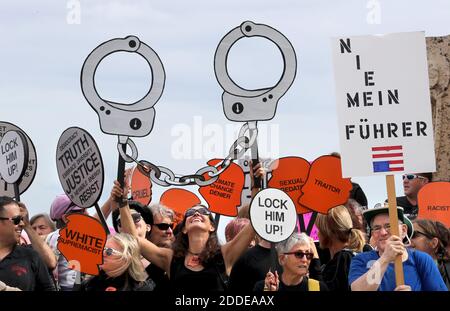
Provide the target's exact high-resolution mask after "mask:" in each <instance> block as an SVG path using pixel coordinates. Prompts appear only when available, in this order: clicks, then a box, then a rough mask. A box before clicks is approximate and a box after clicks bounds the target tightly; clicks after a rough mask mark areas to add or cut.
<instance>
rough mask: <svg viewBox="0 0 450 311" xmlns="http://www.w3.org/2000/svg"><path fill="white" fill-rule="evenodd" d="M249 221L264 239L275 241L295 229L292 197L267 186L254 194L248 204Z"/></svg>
mask: <svg viewBox="0 0 450 311" xmlns="http://www.w3.org/2000/svg"><path fill="white" fill-rule="evenodd" d="M250 221H251V222H252V225H253V228H255V231H256V233H258V235H259V236H260V237H262V238H263V239H264V240H266V241H269V242H273V243H277V242H281V241H284V240H286V239H287V238H288V237H289V236H290V235H291V234H292V232H294V230H295V225H296V224H297V213H296V210H295V204H294V202H293V201H292V199H291V198H290V197H289V196H288V195H287V194H286V193H284V192H283V191H281V190H278V189H274V188H268V189H264V190H262V191H260V192H258V193H257V194H256V196H255V197H254V198H253V200H252V202H251V204H250Z"/></svg>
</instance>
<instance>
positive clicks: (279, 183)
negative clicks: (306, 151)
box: [267, 157, 311, 214]
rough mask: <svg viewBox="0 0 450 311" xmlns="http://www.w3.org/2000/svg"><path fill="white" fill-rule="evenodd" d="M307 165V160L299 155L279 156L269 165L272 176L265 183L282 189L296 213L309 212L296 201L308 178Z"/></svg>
mask: <svg viewBox="0 0 450 311" xmlns="http://www.w3.org/2000/svg"><path fill="white" fill-rule="evenodd" d="M309 167H310V165H309V162H308V161H307V160H305V159H303V158H300V157H285V158H281V159H278V160H276V161H274V162H272V164H271V166H270V170H271V171H272V177H271V178H270V181H269V183H268V184H267V185H268V186H269V187H270V188H276V189H280V190H282V191H284V192H285V193H286V194H287V195H288V196H289V197H290V198H291V199H292V201H294V203H295V209H296V211H297V214H305V213H310V212H311V210H310V209H308V208H306V207H305V206H302V205H301V204H300V203H299V202H298V199H299V198H300V196H301V195H302V192H301V188H302V187H303V185H304V184H305V183H306V179H307V178H308V173H309Z"/></svg>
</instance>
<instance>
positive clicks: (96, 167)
mask: <svg viewBox="0 0 450 311" xmlns="http://www.w3.org/2000/svg"><path fill="white" fill-rule="evenodd" d="M56 167H57V170H58V177H59V180H60V182H61V185H62V187H63V189H64V192H65V193H66V194H67V196H68V197H69V198H70V200H71V201H72V202H73V203H74V204H76V205H77V206H79V207H84V208H89V207H92V206H94V205H96V203H97V201H98V199H99V198H100V196H101V194H102V190H103V180H104V171H103V162H102V157H101V154H100V150H99V149H98V147H97V144H96V143H95V141H94V139H93V138H92V136H91V135H90V134H89V133H88V132H86V131H85V130H83V129H81V128H78V127H70V128H68V129H67V130H65V131H64V132H63V133H62V135H61V137H60V138H59V141H58V146H57V150H56Z"/></svg>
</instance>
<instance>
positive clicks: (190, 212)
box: [184, 207, 211, 219]
mask: <svg viewBox="0 0 450 311" xmlns="http://www.w3.org/2000/svg"><path fill="white" fill-rule="evenodd" d="M195 213H199V214H200V215H205V216H208V215H211V212H210V211H209V210H208V209H207V208H206V207H200V208H199V209H195V208H190V209H188V210H187V211H186V213H185V214H184V218H185V219H186V218H188V217H191V216H192V215H194V214H195Z"/></svg>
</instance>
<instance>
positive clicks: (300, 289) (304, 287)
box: [253, 276, 328, 292]
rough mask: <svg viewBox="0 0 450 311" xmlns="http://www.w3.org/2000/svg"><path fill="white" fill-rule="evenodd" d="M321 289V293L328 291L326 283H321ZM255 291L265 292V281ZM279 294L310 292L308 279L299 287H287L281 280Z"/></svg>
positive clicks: (304, 279) (303, 280)
mask: <svg viewBox="0 0 450 311" xmlns="http://www.w3.org/2000/svg"><path fill="white" fill-rule="evenodd" d="M319 288H320V291H321V292H325V291H328V287H327V285H326V284H325V283H324V282H319ZM253 291H255V292H262V291H264V280H262V281H258V282H256V284H255V286H254V288H253ZM278 291H279V292H309V287H308V277H306V276H305V277H303V279H302V281H301V282H300V283H299V284H297V285H285V284H284V283H283V281H281V279H280V286H279V287H278Z"/></svg>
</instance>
